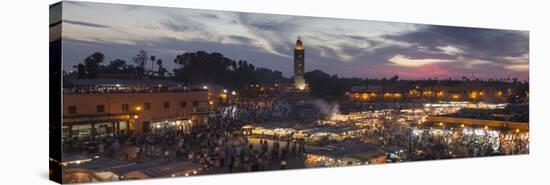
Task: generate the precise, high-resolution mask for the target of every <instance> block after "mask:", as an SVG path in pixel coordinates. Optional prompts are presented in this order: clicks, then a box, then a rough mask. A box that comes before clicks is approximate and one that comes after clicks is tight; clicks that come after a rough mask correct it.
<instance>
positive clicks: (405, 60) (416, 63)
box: [388, 55, 453, 67]
mask: <svg viewBox="0 0 550 185" xmlns="http://www.w3.org/2000/svg"><path fill="white" fill-rule="evenodd" d="M388 61H389V62H391V63H392V64H394V65H397V66H402V67H420V66H424V65H428V64H435V63H444V62H453V60H445V59H433V58H423V59H413V58H410V57H407V56H403V55H395V56H393V57H392V58H390V59H389V60H388Z"/></svg>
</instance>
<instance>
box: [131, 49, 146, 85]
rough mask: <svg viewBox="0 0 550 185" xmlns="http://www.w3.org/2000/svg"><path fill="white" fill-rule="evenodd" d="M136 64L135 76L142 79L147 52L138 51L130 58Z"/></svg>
mask: <svg viewBox="0 0 550 185" xmlns="http://www.w3.org/2000/svg"><path fill="white" fill-rule="evenodd" d="M132 59H133V60H134V63H136V65H137V66H136V76H137V77H138V78H139V79H142V78H143V77H144V76H145V62H146V61H147V52H145V51H143V50H140V51H139V52H138V54H137V55H136V56H135V57H134V58H132Z"/></svg>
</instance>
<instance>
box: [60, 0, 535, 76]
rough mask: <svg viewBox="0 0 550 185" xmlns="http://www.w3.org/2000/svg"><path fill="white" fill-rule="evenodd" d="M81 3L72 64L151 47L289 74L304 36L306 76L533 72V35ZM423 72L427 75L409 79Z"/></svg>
mask: <svg viewBox="0 0 550 185" xmlns="http://www.w3.org/2000/svg"><path fill="white" fill-rule="evenodd" d="M80 4H82V5H85V6H82V5H76V4H70V3H69V4H68V5H67V7H64V16H65V17H67V18H68V19H70V20H68V21H69V22H66V23H67V26H65V27H64V33H63V38H65V39H72V41H75V42H72V43H73V44H74V43H76V41H81V42H82V43H79V44H75V45H78V46H79V47H76V48H71V51H73V53H74V54H71V57H72V58H75V59H79V58H85V57H86V56H87V55H89V54H87V53H86V52H88V51H90V52H94V51H93V50H97V49H102V48H112V50H113V51H117V52H108V51H107V50H105V52H107V53H105V54H106V55H114V56H117V57H119V58H120V57H123V58H126V59H130V58H131V57H132V56H133V55H135V52H137V51H138V50H141V49H146V50H147V51H151V52H154V53H161V54H158V55H163V56H164V57H165V58H164V60H165V61H166V60H171V59H173V57H175V55H176V54H177V53H179V52H183V51H196V50H206V51H209V52H220V53H223V54H224V55H227V56H229V57H231V58H233V59H236V60H239V59H246V60H248V61H249V62H251V63H253V64H255V65H258V66H262V67H268V68H273V69H276V70H281V71H283V73H284V74H285V75H290V74H292V66H291V65H289V64H291V63H292V52H293V47H294V43H295V40H296V38H297V37H298V36H301V38H302V41H303V43H304V47H305V49H306V71H311V70H314V69H320V70H323V71H325V72H328V73H331V74H338V75H339V76H346V77H354V76H361V77H364V76H369V77H380V76H385V77H387V76H389V74H391V73H397V72H401V73H403V75H404V76H403V77H406V76H407V75H406V74H409V75H408V76H409V77H411V78H415V77H421V76H423V77H426V76H430V73H429V70H428V69H429V68H428V67H426V66H432V67H434V66H435V67H437V68H438V69H441V70H440V71H444V70H446V71H447V72H449V74H453V75H464V74H468V73H472V72H475V73H483V74H490V75H493V76H504V75H511V74H513V75H521V76H524V77H527V76H528V70H526V69H528V66H522V65H527V64H528V60H529V47H528V44H529V33H528V32H523V31H510V30H496V29H483V28H462V27H447V26H430V25H418V24H407V23H394V22H378V21H360V20H350V19H327V18H316V17H303V16H285V15H272V14H253V13H240V12H226V11H210V10H195V9H180V8H162V7H148V6H127V5H115V4H103V3H85V2H83V3H80ZM128 8H131V9H132V11H128ZM105 28H108V29H105ZM83 43H86V44H83ZM81 45H86V47H84V46H81ZM90 45H93V46H90ZM111 46H112V47H111ZM90 48H94V49H90ZM76 50H82V51H84V50H85V51H86V52H78V51H76ZM102 50H103V49H102ZM132 50H135V51H134V52H131V51H132ZM76 54H78V55H79V56H76ZM420 69H423V70H424V72H426V73H428V74H424V75H413V74H411V73H405V72H406V71H411V70H420ZM414 73H415V74H416V73H417V72H416V71H415V72H414ZM441 74H444V72H441Z"/></svg>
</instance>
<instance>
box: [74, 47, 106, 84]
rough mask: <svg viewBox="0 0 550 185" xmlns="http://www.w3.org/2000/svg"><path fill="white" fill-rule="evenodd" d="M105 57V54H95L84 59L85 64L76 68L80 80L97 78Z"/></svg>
mask: <svg viewBox="0 0 550 185" xmlns="http://www.w3.org/2000/svg"><path fill="white" fill-rule="evenodd" d="M104 58H105V56H104V55H103V53H100V52H95V53H93V54H92V55H90V56H88V57H86V58H85V59H84V64H82V63H80V64H78V65H77V66H76V68H77V71H78V78H96V77H97V74H98V68H99V64H100V63H102V62H103V59H104Z"/></svg>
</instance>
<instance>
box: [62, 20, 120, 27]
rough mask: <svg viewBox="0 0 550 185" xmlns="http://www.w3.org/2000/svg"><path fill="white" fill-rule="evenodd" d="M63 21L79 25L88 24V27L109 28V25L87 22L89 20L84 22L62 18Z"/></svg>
mask: <svg viewBox="0 0 550 185" xmlns="http://www.w3.org/2000/svg"><path fill="white" fill-rule="evenodd" d="M63 22H64V23H68V24H73V25H79V26H88V27H95V28H110V26H106V25H101V24H95V23H89V22H84V21H72V20H63Z"/></svg>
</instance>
